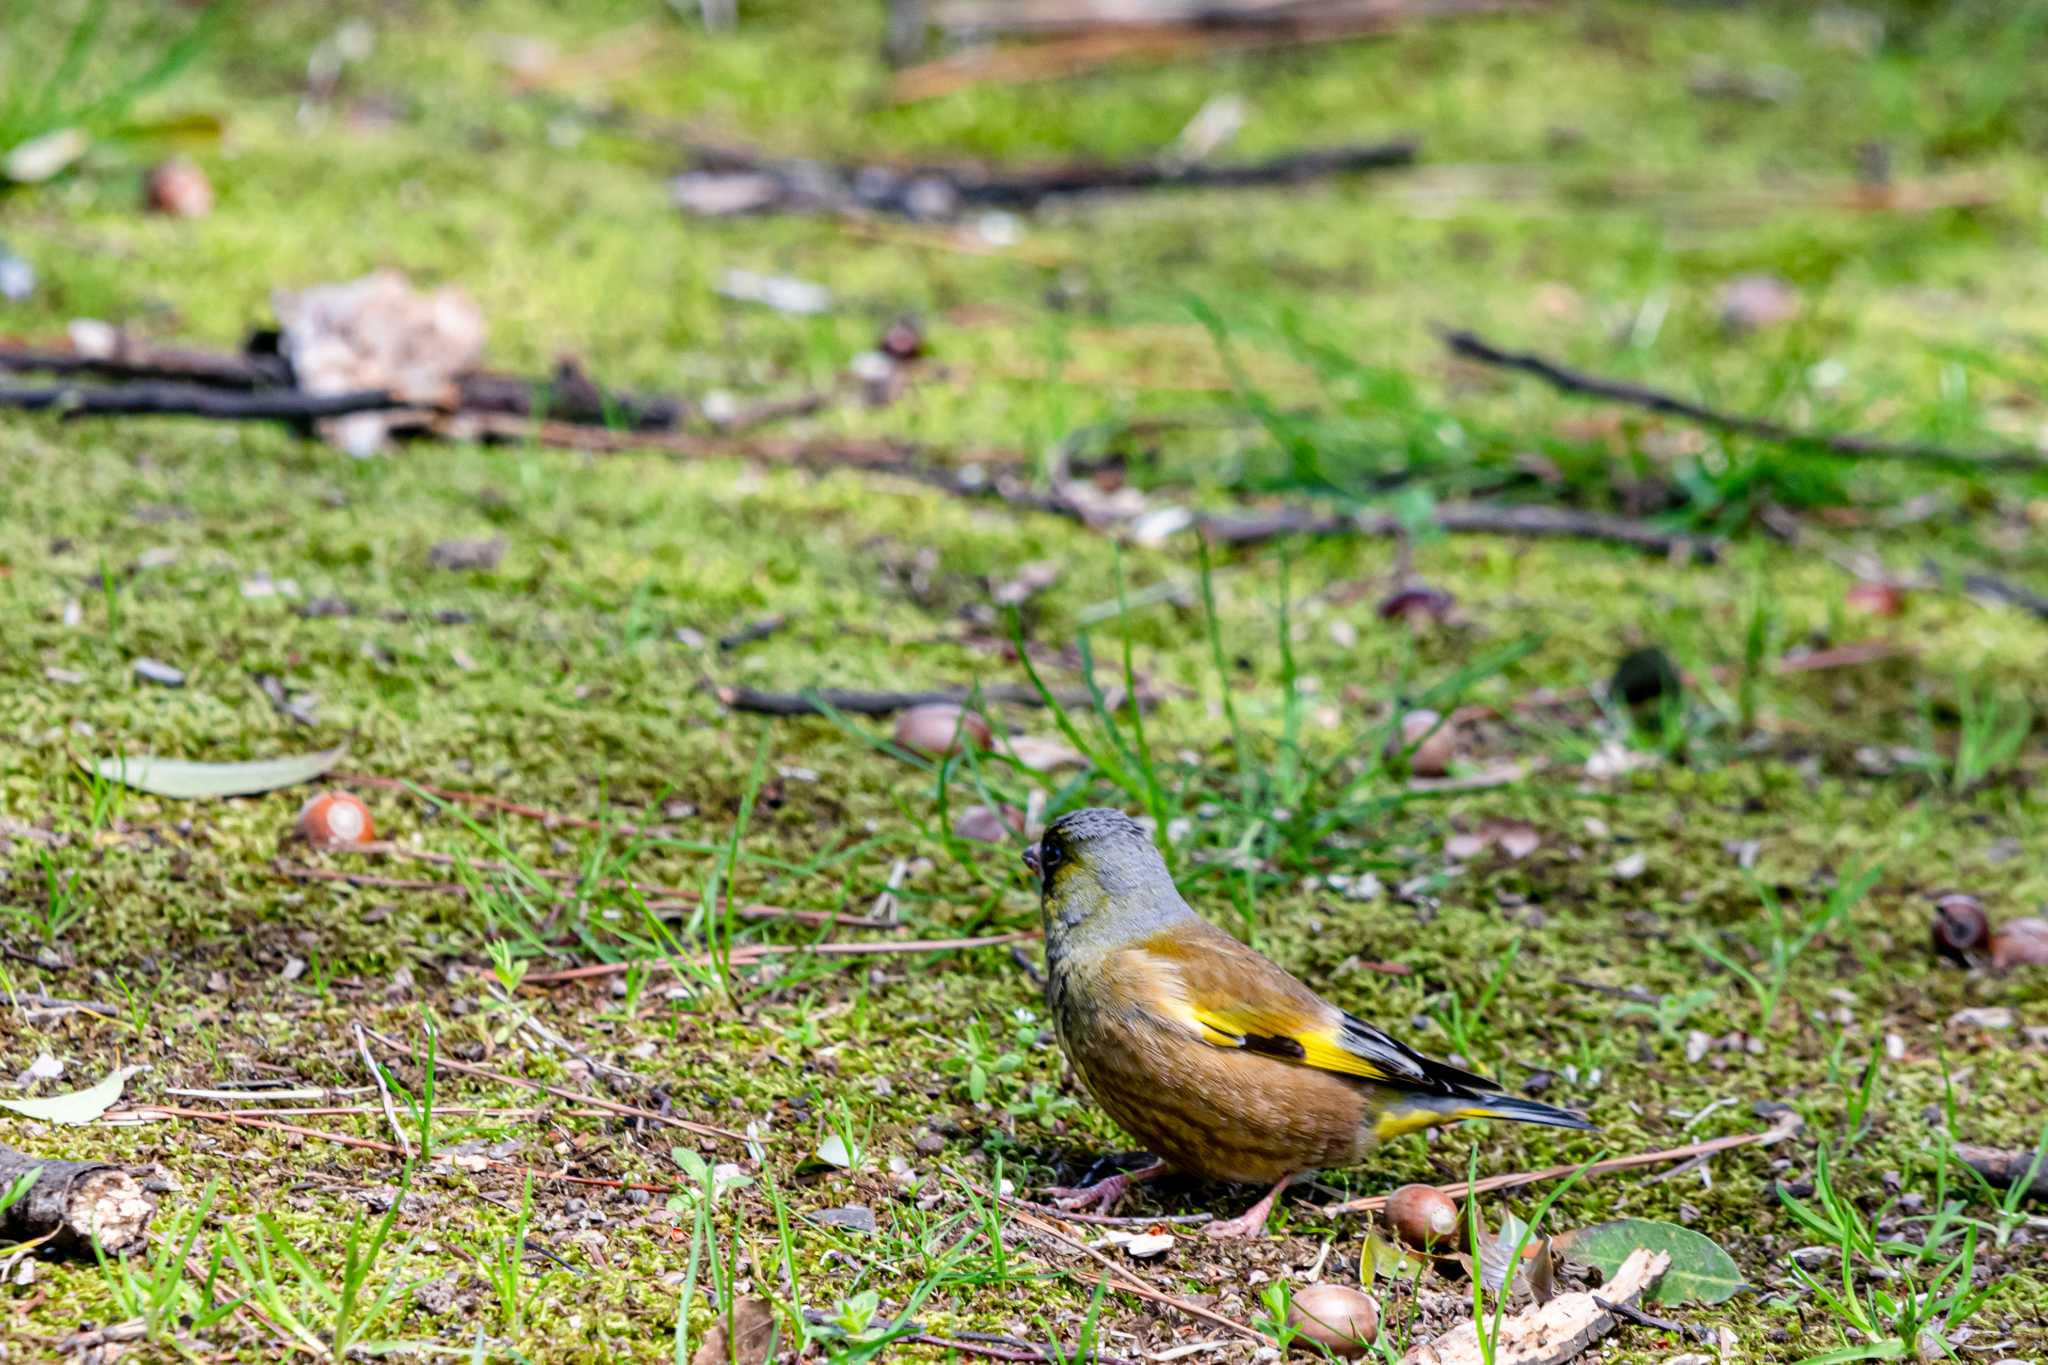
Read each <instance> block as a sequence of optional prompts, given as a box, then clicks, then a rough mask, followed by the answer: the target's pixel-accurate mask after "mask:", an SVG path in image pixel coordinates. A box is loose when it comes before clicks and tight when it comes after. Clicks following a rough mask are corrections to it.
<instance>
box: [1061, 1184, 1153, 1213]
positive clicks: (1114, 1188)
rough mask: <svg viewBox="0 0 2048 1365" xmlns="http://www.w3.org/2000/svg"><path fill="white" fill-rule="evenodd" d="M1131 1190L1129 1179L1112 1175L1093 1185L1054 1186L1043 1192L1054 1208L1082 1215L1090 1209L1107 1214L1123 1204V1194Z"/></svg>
mask: <svg viewBox="0 0 2048 1365" xmlns="http://www.w3.org/2000/svg"><path fill="white" fill-rule="evenodd" d="M1130 1188H1131V1179H1130V1177H1129V1176H1126V1175H1113V1176H1110V1177H1109V1178H1108V1179H1107V1180H1098V1181H1096V1182H1095V1183H1094V1184H1093V1185H1054V1186H1053V1187H1052V1188H1050V1189H1048V1190H1046V1191H1044V1195H1045V1197H1046V1198H1047V1199H1049V1200H1051V1201H1052V1204H1053V1206H1054V1207H1055V1208H1062V1209H1065V1210H1066V1211H1067V1212H1069V1213H1083V1212H1086V1211H1088V1210H1090V1209H1092V1210H1094V1211H1096V1212H1098V1213H1109V1212H1111V1211H1113V1210H1114V1209H1115V1208H1116V1206H1117V1205H1118V1204H1120V1203H1122V1202H1123V1197H1124V1194H1125V1193H1126V1192H1127V1191H1128V1190H1129V1189H1130Z"/></svg>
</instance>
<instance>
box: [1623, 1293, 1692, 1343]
mask: <svg viewBox="0 0 2048 1365" xmlns="http://www.w3.org/2000/svg"><path fill="white" fill-rule="evenodd" d="M1593 1304H1594V1306H1595V1307H1597V1308H1599V1309H1600V1310H1601V1311H1602V1312H1605V1313H1612V1314H1614V1316H1616V1317H1617V1318H1620V1319H1621V1320H1622V1321H1623V1322H1632V1323H1634V1324H1636V1326H1638V1327H1650V1328H1654V1329H1655V1330H1657V1331H1659V1332H1674V1333H1676V1334H1677V1335H1679V1336H1681V1337H1690V1338H1692V1339H1693V1340H1694V1341H1703V1342H1707V1343H1708V1344H1712V1343H1713V1342H1714V1341H1716V1340H1717V1339H1718V1338H1717V1336H1716V1334H1715V1332H1714V1330H1713V1329H1712V1328H1711V1327H1701V1326H1699V1325H1697V1324H1695V1323H1690V1322H1678V1321H1676V1320H1674V1319H1672V1318H1660V1317H1658V1316H1657V1315H1656V1314H1655V1313H1645V1312H1644V1311H1643V1310H1642V1309H1640V1308H1638V1307H1636V1306H1635V1305H1634V1304H1632V1303H1610V1302H1609V1301H1608V1300H1606V1299H1603V1298H1601V1297H1600V1296H1599V1295H1598V1294H1595V1295H1594V1296H1593Z"/></svg>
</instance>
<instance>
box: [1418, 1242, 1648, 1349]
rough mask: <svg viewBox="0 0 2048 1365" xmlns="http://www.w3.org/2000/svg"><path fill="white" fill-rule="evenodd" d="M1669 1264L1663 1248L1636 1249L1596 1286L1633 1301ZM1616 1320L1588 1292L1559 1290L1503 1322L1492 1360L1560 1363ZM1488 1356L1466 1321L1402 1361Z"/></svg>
mask: <svg viewBox="0 0 2048 1365" xmlns="http://www.w3.org/2000/svg"><path fill="white" fill-rule="evenodd" d="M1670 1264H1671V1258H1670V1257H1669V1256H1667V1255H1665V1254H1664V1253H1663V1252H1650V1251H1636V1252H1634V1253H1632V1254H1631V1255H1630V1256H1629V1258H1628V1259H1627V1260H1626V1261H1624V1262H1623V1263H1622V1266H1621V1269H1620V1270H1619V1271H1617V1272H1616V1273H1615V1275H1614V1278H1613V1279H1611V1280H1609V1281H1608V1282H1607V1283H1606V1284H1604V1285H1602V1286H1601V1287H1600V1289H1599V1291H1598V1292H1599V1297H1600V1298H1601V1299H1602V1300H1605V1301H1606V1302H1608V1303H1612V1304H1623V1305H1627V1304H1633V1303H1634V1302H1635V1301H1636V1300H1637V1299H1639V1298H1641V1297H1642V1296H1643V1293H1644V1291H1646V1290H1648V1289H1649V1288H1650V1287H1651V1286H1652V1285H1654V1284H1655V1283H1656V1282H1657V1279H1658V1277H1659V1276H1661V1275H1662V1274H1663V1273H1664V1271H1665V1268H1666V1267H1667V1266H1669V1265H1670ZM1614 1323H1615V1319H1614V1315H1613V1314H1612V1313H1610V1312H1608V1311H1607V1310H1606V1309H1604V1308H1602V1307H1601V1306H1600V1305H1599V1304H1598V1303H1596V1302H1595V1301H1594V1295H1593V1294H1592V1293H1590V1292H1579V1293H1573V1294H1560V1295H1559V1296H1558V1297H1556V1298H1554V1299H1552V1300H1551V1301H1550V1302H1549V1303H1545V1304H1539V1305H1536V1306H1534V1307H1531V1308H1527V1309H1524V1310H1523V1311H1522V1312H1519V1313H1517V1314H1515V1315H1514V1316H1513V1317H1511V1318H1508V1319H1507V1320H1506V1321H1504V1322H1502V1323H1501V1325H1500V1332H1499V1334H1498V1335H1497V1336H1496V1337H1495V1339H1494V1343H1493V1352H1492V1354H1491V1365H1561V1363H1562V1362H1564V1361H1567V1360H1570V1359H1572V1358H1573V1357H1574V1356H1576V1355H1578V1354H1579V1353H1580V1352H1582V1351H1584V1350H1585V1349H1586V1348H1587V1347H1589V1346H1591V1345H1592V1344H1593V1343H1594V1342H1596V1341H1598V1340H1599V1339H1600V1338H1601V1337H1603V1336H1606V1335H1607V1334H1608V1333H1609V1332H1611V1331H1613V1330H1614ZM1488 1359H1489V1357H1488V1356H1487V1355H1485V1354H1482V1353H1481V1351H1480V1347H1479V1333H1478V1331H1477V1330H1476V1329H1475V1327H1474V1326H1473V1324H1472V1323H1470V1322H1466V1323H1463V1324H1461V1325H1460V1326H1457V1327H1454V1328H1452V1329H1451V1330H1450V1331H1449V1332H1446V1333H1445V1334H1444V1335H1442V1336H1440V1337H1438V1338H1437V1339H1436V1340H1435V1341H1431V1342H1425V1343H1424V1344H1422V1345H1420V1346H1416V1347H1413V1348H1411V1349H1410V1350H1409V1352H1408V1354H1407V1355H1405V1356H1403V1357H1402V1358H1401V1365H1487V1362H1488Z"/></svg>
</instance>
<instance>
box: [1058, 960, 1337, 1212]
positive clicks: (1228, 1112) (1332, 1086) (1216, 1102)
mask: <svg viewBox="0 0 2048 1365" xmlns="http://www.w3.org/2000/svg"><path fill="white" fill-rule="evenodd" d="M1060 994H1061V992H1059V991H1057V990H1055V991H1054V992H1053V997H1054V1002H1055V1009H1054V1019H1055V1022H1056V1024H1057V1025H1058V1028H1059V1032H1060V1041H1061V1043H1062V1044H1063V1045H1064V1046H1065V1048H1066V1051H1067V1056H1068V1058H1069V1059H1070V1060H1071V1061H1072V1062H1073V1063H1074V1070H1075V1071H1076V1072H1077V1073H1078V1074H1079V1075H1080V1077H1081V1080H1082V1082H1083V1083H1084V1084H1085V1085H1086V1086H1087V1087H1088V1091H1089V1093H1090V1094H1091V1095H1093V1096H1094V1097H1095V1101H1096V1103H1098V1104H1100V1105H1101V1106H1102V1107H1103V1109H1104V1110H1105V1111H1106V1112H1107V1113H1108V1114H1109V1116H1110V1117H1111V1118H1112V1119H1115V1120H1116V1122H1117V1125H1118V1126H1119V1127H1121V1128H1122V1129H1123V1130H1124V1131H1125V1132H1127V1133H1129V1134H1130V1135H1131V1136H1132V1137H1134V1138H1136V1139H1137V1140H1138V1141H1139V1142H1140V1143H1142V1144H1144V1146H1145V1149H1146V1150H1147V1151H1149V1152H1151V1153H1152V1154H1153V1155H1154V1156H1156V1157H1159V1158H1160V1159H1161V1160H1163V1161H1165V1162H1167V1163H1168V1164H1169V1165H1171V1166H1174V1167H1176V1168H1178V1169H1180V1170H1184V1171H1188V1172H1190V1173H1192V1174H1195V1175H1202V1176H1207V1177H1209V1178H1211V1179H1215V1180H1242V1181H1246V1182H1271V1181H1275V1180H1278V1179H1279V1178H1280V1177H1281V1176H1283V1175H1289V1174H1293V1173H1295V1172H1298V1171H1306V1170H1314V1169H1316V1168H1318V1167H1323V1166H1339V1165H1345V1164H1348V1163H1350V1162H1353V1161H1356V1160H1357V1159H1358V1158H1359V1157H1360V1156H1362V1155H1364V1153H1365V1152H1366V1150H1367V1149H1368V1148H1370V1147H1371V1145H1372V1140H1371V1137H1370V1131H1369V1127H1368V1124H1367V1118H1368V1114H1367V1109H1368V1100H1367V1096H1366V1094H1365V1092H1364V1091H1363V1090H1362V1089H1361V1088H1360V1087H1358V1086H1357V1085H1354V1084H1353V1083H1352V1082H1350V1081H1347V1080H1344V1079H1343V1078H1341V1077H1339V1076H1335V1075H1332V1074H1330V1073H1329V1072H1324V1071H1315V1070H1312V1069H1310V1068H1308V1067H1303V1066H1296V1065H1294V1064H1292V1063H1289V1062H1286V1061H1282V1060H1280V1059H1277V1058H1273V1057H1263V1056H1260V1055H1258V1054H1256V1053H1250V1052H1243V1051H1238V1050H1236V1049H1224V1048H1217V1047H1212V1046H1210V1045H1209V1044H1207V1043H1204V1042H1202V1041H1201V1040H1200V1039H1198V1038H1196V1037H1194V1036H1193V1035H1192V1034H1190V1033H1186V1032H1184V1031H1182V1030H1179V1029H1177V1028H1175V1027H1174V1026H1173V1025H1171V1024H1170V1023H1162V1022H1159V1021H1155V1020H1153V1019H1151V1018H1149V1017H1147V1016H1133V1017H1125V1018H1111V1017H1108V1016H1105V1015H1103V1014H1101V1013H1098V1012H1095V1011H1090V1010H1086V1009H1075V1008H1072V1007H1071V1006H1070V1007H1069V1008H1067V1009H1061V1008H1059V1003H1060V1002H1059V996H1060Z"/></svg>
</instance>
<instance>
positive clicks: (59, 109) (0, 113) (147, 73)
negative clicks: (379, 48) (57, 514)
mask: <svg viewBox="0 0 2048 1365" xmlns="http://www.w3.org/2000/svg"><path fill="white" fill-rule="evenodd" d="M33 8H36V7H35V6H33V5H31V4H25V3H11V4H9V5H7V6H6V7H5V9H6V10H8V11H12V12H11V13H0V30H4V31H5V32H6V33H7V35H8V38H9V41H8V43H6V44H5V45H0V54H6V55H5V57H4V59H0V156H5V155H6V154H7V153H8V152H9V151H11V150H13V149H14V148H17V147H19V146H21V145H22V144H23V143H26V142H31V141H33V140H35V139H36V138H39V137H45V136H48V135H50V134H53V133H60V132H65V131H67V130H73V129H75V130H77V132H78V133H79V134H81V135H82V136H83V137H84V138H85V139H87V140H88V141H89V142H90V141H99V140H102V139H107V138H117V137H123V136H136V135H141V134H145V133H149V132H151V131H154V130H151V129H147V128H142V127H138V126H136V125H134V124H132V123H131V122H130V121H129V120H130V115H131V114H132V113H133V111H134V109H135V106H136V105H137V103H139V102H140V101H141V100H143V99H144V98H145V97H147V96H149V95H152V94H154V93H156V92H157V91H159V90H161V89H163V88H164V87H166V86H168V85H169V84H170V83H171V82H172V81H174V80H176V79H177V78H178V76H179V75H181V74H182V73H183V72H184V71H185V69H186V68H187V67H189V66H190V65H191V64H192V63H193V61H194V60H195V59H197V58H198V57H199V56H200V55H201V54H202V53H204V52H205V51H206V49H207V48H208V47H209V46H210V45H211V44H212V43H213V41H214V38H215V37H216V35H217V34H218V32H219V30H220V26H221V25H222V24H223V23H224V22H225V21H226V20H227V18H228V17H229V15H230V13H231V12H232V11H233V9H234V8H235V7H234V5H233V3H232V0H219V2H218V3H215V4H212V5H209V6H208V7H207V8H206V9H204V10H203V11H201V12H200V14H199V15H198V17H197V18H196V19H194V20H193V21H192V23H191V24H190V25H189V26H187V27H186V28H185V29H184V30H183V31H182V32H180V33H178V34H176V35H175V36H173V37H170V38H169V39H168V40H165V39H164V38H163V37H162V35H161V34H160V33H158V32H155V31H153V29H154V24H153V23H152V24H151V25H150V26H147V27H145V26H142V25H138V24H134V23H129V24H126V25H116V24H115V23H113V22H112V11H113V4H112V0H88V3H87V4H86V5H85V8H84V9H83V10H82V11H81V12H80V14H79V16H78V19H77V21H76V22H75V23H73V24H72V26H71V29H70V32H69V33H68V34H67V35H66V36H65V37H64V39H63V41H62V44H61V46H59V47H57V48H56V49H55V50H54V51H53V49H52V45H51V44H49V43H48V42H45V41H41V40H40V39H41V38H42V37H43V35H44V34H45V33H48V32H51V31H53V30H54V29H55V27H56V16H54V15H51V14H49V13H48V12H47V11H45V12H44V13H42V14H40V15H36V16H31V15H30V14H28V13H27V11H28V10H30V9H33ZM36 18H40V19H41V20H42V22H43V23H44V24H46V25H49V27H48V28H47V29H44V30H43V31H42V32H38V31H37V29H36V28H35V25H34V20H35V19H36ZM6 183H7V181H6V178H5V175H4V173H0V186H4V185H5V184H6ZM103 581H107V582H111V579H106V580H103ZM108 591H109V605H110V607H111V606H112V598H111V592H112V590H111V588H109V590H108Z"/></svg>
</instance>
